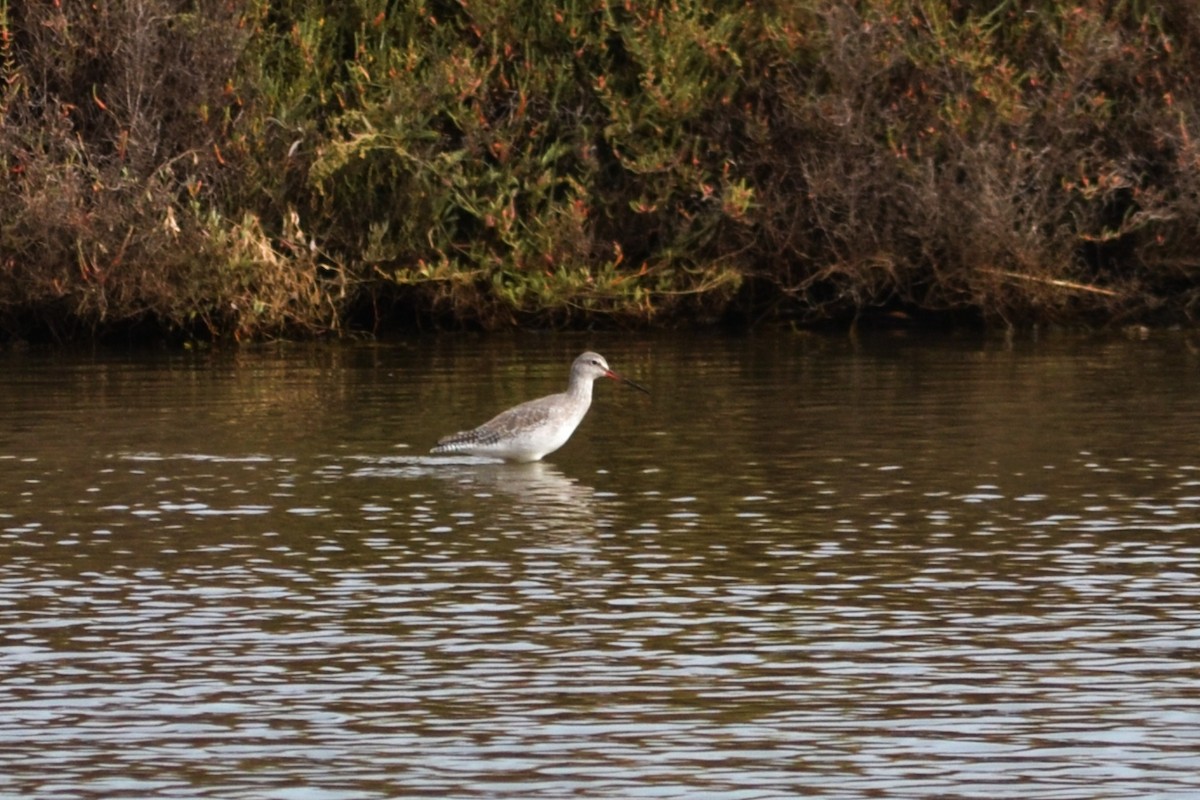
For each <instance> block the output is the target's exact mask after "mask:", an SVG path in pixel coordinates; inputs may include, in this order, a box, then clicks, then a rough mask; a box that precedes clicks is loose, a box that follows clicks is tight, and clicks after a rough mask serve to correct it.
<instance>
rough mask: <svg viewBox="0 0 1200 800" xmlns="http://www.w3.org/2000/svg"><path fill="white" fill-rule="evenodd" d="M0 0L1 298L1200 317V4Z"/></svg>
mask: <svg viewBox="0 0 1200 800" xmlns="http://www.w3.org/2000/svg"><path fill="white" fill-rule="evenodd" d="M984 5H986V6H987V7H986V8H979V6H980V4H975V3H969V2H965V1H964V2H948V3H945V2H943V3H931V2H923V1H922V0H871V1H870V2H866V1H864V2H848V1H845V0H799V1H798V2H787V3H784V2H776V3H774V4H771V3H754V4H750V3H745V2H733V1H732V0H726V1H725V2H697V1H696V0H674V2H636V1H635V0H622V1H618V0H556V1H555V2H551V3H547V4H538V3H528V2H523V0H488V1H487V2H483V0H437V1H434V0H424V2H421V1H418V2H413V3H399V4H397V3H392V2H387V1H386V0H348V1H347V2H342V3H319V2H313V0H251V1H250V2H245V3H229V2H228V1H227V0H190V1H188V2H184V0H107V2H105V1H103V0H102V1H101V2H97V3H90V4H79V3H61V4H49V3H23V4H20V5H16V4H12V3H10V2H7V0H0V37H2V38H0V72H2V75H0V77H3V79H4V80H3V83H2V84H0V115H2V117H0V119H2V125H3V127H0V168H2V169H3V170H4V173H5V176H6V177H5V181H4V183H3V184H2V185H0V203H2V205H0V322H2V323H3V324H4V325H5V327H6V328H7V330H8V331H9V332H10V333H13V334H20V333H25V332H28V331H31V330H43V331H44V330H49V331H52V332H54V333H56V334H57V335H60V336H65V335H71V334H72V333H76V332H80V331H95V330H106V329H110V328H111V327H112V326H113V325H127V324H135V323H149V324H150V325H152V326H155V327H156V328H168V329H174V330H179V331H184V332H188V333H192V334H197V333H198V334H202V335H210V336H236V337H243V336H262V335H275V334H296V333H314V332H320V331H336V330H338V329H340V328H342V327H344V326H346V325H347V324H348V323H349V322H353V321H359V322H363V321H365V322H366V323H367V324H378V323H381V322H383V323H386V322H388V321H389V320H390V319H396V318H402V319H404V320H411V319H419V320H425V321H433V322H436V323H441V324H454V325H459V324H472V325H481V326H485V327H496V326H505V325H511V324H521V323H525V324H576V323H584V322H587V323H593V322H595V321H596V320H597V319H598V318H602V319H615V320H619V321H624V322H660V323H663V324H674V323H680V322H689V323H690V322H696V321H701V322H702V321H709V320H713V319H717V318H719V317H721V316H723V315H738V316H739V317H740V318H744V319H760V318H764V317H775V318H792V319H801V320H805V321H819V320H824V319H830V318H839V317H846V316H849V315H855V314H858V313H860V312H861V311H863V310H866V309H889V310H898V311H906V312H910V313H914V312H915V313H919V312H967V313H971V314H974V315H977V316H979V317H980V318H983V319H998V320H1008V321H1021V320H1036V319H1045V318H1055V319H1063V320H1080V319H1086V320H1101V321H1108V322H1113V321H1122V320H1128V319H1135V318H1146V317H1155V316H1156V317H1158V318H1163V319H1183V320H1192V319H1194V317H1195V315H1196V313H1197V303H1198V302H1200V294H1198V291H1197V290H1198V287H1200V281H1198V278H1200V256H1198V255H1197V253H1200V231H1198V229H1197V225H1198V220H1200V214H1198V212H1200V208H1198V207H1197V206H1198V205H1200V202H1198V200H1200V174H1198V170H1200V153H1198V151H1197V146H1196V144H1195V141H1194V137H1195V134H1196V132H1197V100H1198V93H1197V88H1196V85H1195V79H1194V76H1195V75H1200V50H1198V46H1200V9H1196V8H1194V7H1193V5H1192V4H1183V3H1179V4H1152V3H1142V2H1136V1H1134V0H1129V1H1128V2H1081V3H1065V2H1056V1H1055V0H1042V2H1037V3H1020V4H1018V3H1013V2H1002V3H999V4H984Z"/></svg>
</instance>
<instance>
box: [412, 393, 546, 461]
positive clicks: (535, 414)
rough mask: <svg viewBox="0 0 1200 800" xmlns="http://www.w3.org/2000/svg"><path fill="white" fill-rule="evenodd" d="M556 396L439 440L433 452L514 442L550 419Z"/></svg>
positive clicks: (524, 404) (533, 402)
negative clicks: (525, 432) (521, 435)
mask: <svg viewBox="0 0 1200 800" xmlns="http://www.w3.org/2000/svg"><path fill="white" fill-rule="evenodd" d="M553 400H554V397H542V398H539V399H537V400H529V401H528V402H525V403H521V404H520V405H518V406H513V407H512V408H510V409H508V410H507V411H503V412H501V413H499V414H497V415H496V416H494V417H492V418H491V419H489V420H488V421H487V422H485V423H483V424H482V425H480V426H479V427H478V428H472V429H471V430H469V431H459V432H458V433H452V434H450V435H449V436H443V437H442V438H441V439H438V443H437V447H435V448H434V449H433V452H435V453H437V452H453V451H455V450H461V449H463V448H466V447H487V446H489V445H495V444H499V443H500V442H501V441H502V440H505V439H511V438H512V437H513V436H514V435H515V434H518V433H520V432H521V431H523V430H529V429H532V428H536V427H538V426H540V425H543V424H545V422H546V421H547V420H548V419H550V417H551V415H552V413H553V411H554V407H555V406H554V403H553Z"/></svg>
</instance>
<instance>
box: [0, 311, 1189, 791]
mask: <svg viewBox="0 0 1200 800" xmlns="http://www.w3.org/2000/svg"><path fill="white" fill-rule="evenodd" d="M1192 344H1193V343H1192V342H1190V341H1189V339H1188V338H1187V337H1186V336H1183V335H1166V334H1163V335H1160V336H1156V337H1151V339H1150V340H1148V341H1126V340H1117V339H1083V338H1061V339H1054V340H1051V341H1027V342H1018V343H1016V344H1006V343H1005V342H1003V341H987V340H961V341H958V340H950V341H945V340H943V341H936V342H934V341H922V340H916V339H909V338H903V337H899V338H897V337H886V338H884V337H880V338H874V339H866V340H855V339H845V338H821V337H806V336H792V335H779V336H776V335H771V336H762V337H754V338H730V339H726V338H717V337H700V338H696V337H692V338H687V339H664V338H656V339H652V340H645V341H643V340H640V339H638V338H637V337H629V336H624V337H609V338H605V337H603V336H598V337H591V338H581V337H561V336H555V337H520V338H511V339H510V338H503V339H496V340H481V339H445V340H429V341H414V342H409V343H405V344H401V345H389V346H382V345H380V346H376V345H371V346H368V345H359V346H349V347H344V348H342V347H339V348H319V347H305V348H288V349H279V350H275V349H272V350H262V351H243V352H239V353H236V354H199V355H197V354H187V355H145V354H142V355H114V354H104V355H95V356H88V357H80V356H61V355H60V356H50V355H43V354H7V355H4V356H3V357H0V362H2V363H0V370H3V376H4V380H3V383H2V384H0V794H4V795H7V796H22V797H39V798H58V797H62V798H67V797H71V798H79V797H213V798H239V797H240V798H262V797H268V798H274V797H278V798H301V797H302V798H343V797H344V798H371V797H379V798H384V797H397V796H411V797H420V796H425V797H463V798H470V797H480V798H483V797H489V798H505V797H511V798H534V797H556V798H557V797H597V798H613V797H655V798H658V797H681V798H682V797H689V798H690V797H706V798H707V797H712V798H738V799H741V798H784V797H796V796H810V797H830V798H868V797H930V796H975V797H978V796H991V797H996V798H1007V797H1012V798H1017V797H1020V798H1094V797H1108V798H1113V797H1138V798H1146V797H1167V798H1174V797H1178V798H1184V797H1192V796H1195V795H1196V793H1197V792H1198V791H1200V579H1198V571H1200V458H1198V457H1197V444H1196V443H1197V442H1200V355H1197V353H1196V351H1195V349H1194V347H1193V346H1192ZM586 348H595V349H598V350H600V351H601V352H603V353H604V354H605V355H606V356H607V357H608V359H609V361H610V362H611V363H612V365H613V366H614V368H616V369H618V370H620V371H622V372H624V373H626V374H628V375H629V376H630V377H632V378H634V379H635V380H638V381H639V382H642V383H645V384H647V385H649V386H650V388H651V389H652V391H653V395H652V396H651V397H648V398H647V397H646V396H644V395H641V394H639V393H636V392H632V391H629V390H628V389H626V388H624V387H621V386H618V385H616V384H612V383H603V384H598V385H597V387H596V399H595V404H594V406H593V409H592V412H591V414H590V415H589V417H588V419H587V420H586V421H585V422H584V424H583V426H582V427H581V429H580V430H579V431H578V432H577V433H576V435H575V437H574V438H573V439H572V440H571V441H570V442H569V443H568V444H567V445H566V447H564V448H563V449H562V450H561V451H559V452H557V453H555V454H553V455H551V456H550V457H549V458H548V459H547V461H546V462H544V463H540V464H533V465H523V466H511V465H499V464H492V463H487V462H486V461H484V460H480V459H473V458H469V457H456V458H448V457H429V456H427V455H426V451H427V449H428V447H429V446H430V445H432V443H433V442H434V441H435V440H436V439H437V437H438V436H439V435H441V434H443V433H447V432H450V431H453V430H457V429H460V428H463V427H467V426H470V425H474V424H476V423H479V422H482V421H483V420H485V419H487V418H488V417H489V416H490V415H491V414H493V413H495V412H496V411H498V410H500V409H502V408H504V407H506V406H508V405H511V404H513V403H515V402H518V401H520V400H523V399H527V398H529V397H532V396H536V395H539V394H544V393H548V392H551V391H557V390H559V389H560V388H561V386H562V385H563V383H564V382H565V377H566V370H567V367H568V366H569V364H570V361H571V359H572V358H573V357H574V356H575V355H576V354H577V353H578V352H579V351H581V350H583V349H586Z"/></svg>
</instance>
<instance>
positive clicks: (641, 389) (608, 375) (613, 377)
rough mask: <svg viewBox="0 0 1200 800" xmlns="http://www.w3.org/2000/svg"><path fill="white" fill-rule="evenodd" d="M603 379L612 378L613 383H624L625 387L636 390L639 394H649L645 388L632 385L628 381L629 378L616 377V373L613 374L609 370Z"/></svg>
mask: <svg viewBox="0 0 1200 800" xmlns="http://www.w3.org/2000/svg"><path fill="white" fill-rule="evenodd" d="M604 377H606V378H612V379H613V380H614V381H620V382H621V383H624V384H626V385H627V386H632V387H633V388H635V389H637V390H638V391H639V392H645V393H646V394H650V390H649V389H647V388H646V387H645V386H642V385H641V384H640V383H634V382H633V381H631V380H629V378H626V377H625V376H624V375H618V374H617V373H615V372H613V371H612V370H611V369H610V370H609V371H608V372H606V373H604Z"/></svg>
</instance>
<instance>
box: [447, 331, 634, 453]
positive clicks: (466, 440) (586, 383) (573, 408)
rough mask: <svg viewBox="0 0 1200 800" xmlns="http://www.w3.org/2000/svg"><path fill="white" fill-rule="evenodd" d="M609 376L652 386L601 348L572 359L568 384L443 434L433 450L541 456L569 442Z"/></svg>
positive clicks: (617, 379) (630, 383)
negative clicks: (629, 374)
mask: <svg viewBox="0 0 1200 800" xmlns="http://www.w3.org/2000/svg"><path fill="white" fill-rule="evenodd" d="M597 378H609V379H611V380H614V381H619V382H621V383H625V384H628V385H630V386H632V387H633V388H635V389H637V390H639V391H642V392H645V393H646V394H650V390H649V389H647V388H646V387H644V386H641V385H639V384H636V383H634V382H633V381H631V380H629V379H628V378H626V377H624V376H622V375H618V374H617V373H615V372H613V371H612V370H611V369H609V367H608V362H607V361H605V360H604V357H603V356H601V355H600V354H599V353H584V354H583V355H581V356H580V357H579V358H577V359H575V363H573V364H572V365H571V379H570V381H569V382H568V383H567V390H566V391H565V392H562V393H560V394H552V395H549V396H547V397H539V398H538V399H537V400H530V401H528V402H525V403H521V404H520V405H519V406H513V407H512V408H510V409H508V410H507V411H502V412H500V413H499V414H497V415H496V416H495V417H493V418H492V419H490V420H488V421H487V422H485V423H483V424H482V425H480V426H479V427H478V428H474V429H472V430H469V431H460V432H459V433H453V434H451V435H449V436H444V437H442V438H441V439H439V440H438V443H437V446H436V447H434V448H433V449H432V450H431V451H430V452H431V453H469V454H470V455H473V456H493V457H495V458H503V459H504V460H506V461H540V460H541V459H542V457H543V456H545V455H547V454H548V453H553V452H554V451H555V450H557V449H558V448H560V447H562V446H563V445H564V444H566V443H567V439H570V438H571V434H572V433H574V432H575V429H576V428H578V427H579V423H580V422H582V421H583V417H584V415H586V414H587V412H588V408H589V407H590V406H591V405H592V383H593V382H594V381H595V380H596V379H597Z"/></svg>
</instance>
